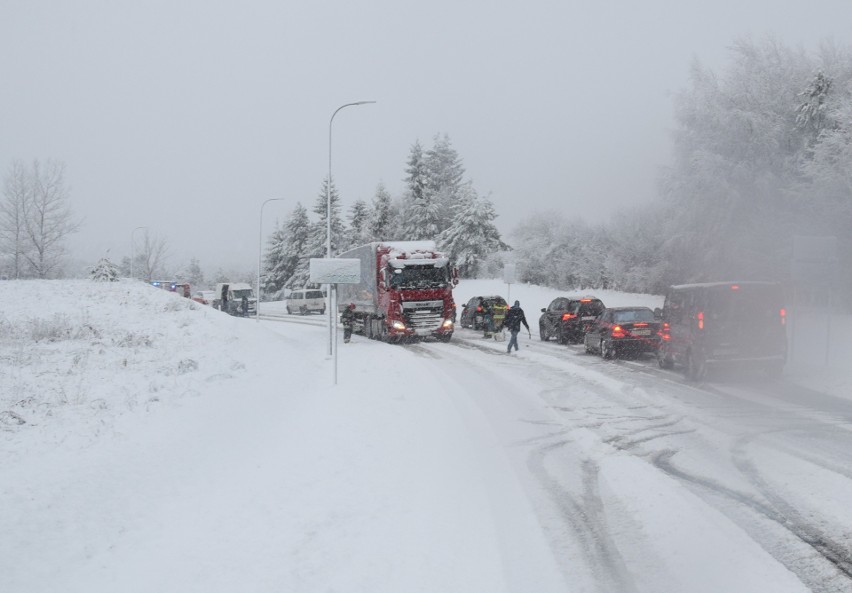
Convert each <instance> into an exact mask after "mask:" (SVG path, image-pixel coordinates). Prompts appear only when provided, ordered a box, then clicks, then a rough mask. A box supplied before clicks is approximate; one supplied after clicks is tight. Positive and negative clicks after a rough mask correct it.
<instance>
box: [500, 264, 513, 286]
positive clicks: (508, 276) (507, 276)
mask: <svg viewBox="0 0 852 593" xmlns="http://www.w3.org/2000/svg"><path fill="white" fill-rule="evenodd" d="M503 282H505V283H506V284H514V283H515V264H505V265H504V266H503Z"/></svg>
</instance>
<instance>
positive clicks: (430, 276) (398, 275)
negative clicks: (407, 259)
mask: <svg viewBox="0 0 852 593" xmlns="http://www.w3.org/2000/svg"><path fill="white" fill-rule="evenodd" d="M447 282H448V278H447V268H446V267H443V266H442V267H440V268H433V267H427V266H411V267H405V268H402V269H399V270H397V269H393V268H391V269H390V285H391V286H392V287H394V288H443V287H444V286H446V284H447Z"/></svg>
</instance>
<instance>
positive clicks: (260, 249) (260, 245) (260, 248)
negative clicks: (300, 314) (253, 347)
mask: <svg viewBox="0 0 852 593" xmlns="http://www.w3.org/2000/svg"><path fill="white" fill-rule="evenodd" d="M282 200H284V198H269V199H268V200H266V201H265V202H263V204H261V205H260V233H259V234H258V238H259V241H258V249H257V303H256V304H255V306H254V317H255V319H256V320H257V322H258V323H260V266H261V263H260V260H261V257H262V255H263V207H264V206H266V204H267V203H268V202H280V201H282Z"/></svg>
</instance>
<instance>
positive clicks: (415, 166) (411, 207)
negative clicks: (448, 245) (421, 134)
mask: <svg viewBox="0 0 852 593" xmlns="http://www.w3.org/2000/svg"><path fill="white" fill-rule="evenodd" d="M405 171H406V173H407V177H406V178H405V182H406V185H407V190H406V196H405V204H404V205H403V213H404V217H405V218H404V223H403V233H404V234H405V240H408V241H416V240H420V239H434V238H435V237H437V236H438V233H439V231H440V219H441V211H440V207H439V205H438V203H437V202H435V201H434V200H433V199H432V195H431V193H430V191H429V183H428V182H429V174H428V171H427V169H426V161H425V159H424V157H423V149H422V148H421V146H420V141H416V142H415V143H414V145H413V146H412V147H411V152H410V154H409V156H408V163H407V168H406V170H405Z"/></svg>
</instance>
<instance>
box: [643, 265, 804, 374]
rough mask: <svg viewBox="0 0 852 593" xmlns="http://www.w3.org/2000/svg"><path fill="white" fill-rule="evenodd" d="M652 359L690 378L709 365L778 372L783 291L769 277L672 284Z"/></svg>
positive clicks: (783, 355)
mask: <svg viewBox="0 0 852 593" xmlns="http://www.w3.org/2000/svg"><path fill="white" fill-rule="evenodd" d="M655 315H657V316H658V317H659V318H660V319H661V321H662V324H663V325H662V329H661V335H660V338H661V340H660V349H659V350H658V354H657V360H658V362H659V364H660V367H662V368H671V367H672V366H674V365H675V364H678V365H681V366H682V367H683V368H684V371H685V373H686V376H687V378H688V379H690V380H699V379H702V378H704V377H705V376H706V374H707V371H708V369H709V368H719V367H744V368H753V369H759V370H764V371H767V372H770V373H780V372H781V370H782V369H783V368H784V364H785V363H786V361H787V332H786V323H787V313H786V309H785V308H784V291H783V288H782V286H781V285H780V284H777V283H773V282H712V283H705V284H683V285H679V286H672V287H670V288H669V290H668V292H667V294H666V300H665V303H664V305H663V309H662V310H660V309H657V310H656V311H655Z"/></svg>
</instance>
